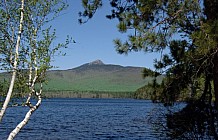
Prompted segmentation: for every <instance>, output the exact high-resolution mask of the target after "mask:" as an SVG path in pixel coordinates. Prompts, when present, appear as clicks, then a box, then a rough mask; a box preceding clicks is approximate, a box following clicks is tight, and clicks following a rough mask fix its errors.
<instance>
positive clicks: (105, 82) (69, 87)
mask: <svg viewBox="0 0 218 140" xmlns="http://www.w3.org/2000/svg"><path fill="white" fill-rule="evenodd" d="M143 69H144V68H142V67H132V66H125V67H124V66H120V65H113V64H104V63H103V62H102V61H101V60H95V61H93V62H90V63H86V64H83V65H81V66H79V67H76V68H72V69H68V70H52V71H49V72H48V73H47V76H48V84H47V85H45V86H44V89H45V90H46V91H77V92H83V91H92V92H133V91H135V90H137V89H138V88H140V87H142V86H143V85H145V84H147V83H148V82H149V81H151V78H150V77H148V78H145V79H143V78H142V70H143Z"/></svg>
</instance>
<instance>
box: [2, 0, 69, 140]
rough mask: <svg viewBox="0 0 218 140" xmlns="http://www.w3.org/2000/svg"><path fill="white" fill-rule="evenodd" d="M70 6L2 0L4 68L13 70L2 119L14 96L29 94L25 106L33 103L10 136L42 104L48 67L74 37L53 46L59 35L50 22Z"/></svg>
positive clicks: (38, 0) (37, 0)
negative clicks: (34, 102) (34, 99)
mask: <svg viewBox="0 0 218 140" xmlns="http://www.w3.org/2000/svg"><path fill="white" fill-rule="evenodd" d="M66 7H67V4H66V3H65V2H64V1H62V0H53V1H49V0H33V1H29V0H26V1H24V0H21V1H17V0H9V1H4V0H2V1H1V3H0V23H1V26H0V45H1V48H0V68H1V70H3V71H6V72H7V73H9V74H11V78H9V80H10V82H9V81H7V82H9V83H10V86H9V88H8V93H7V94H2V95H3V96H1V98H2V99H3V100H4V104H3V107H2V109H1V115H0V116H1V119H2V117H3V115H4V112H5V110H6V108H7V107H8V102H9V101H10V98H11V97H15V98H17V97H25V98H26V101H25V106H27V107H29V111H28V112H27V114H26V116H25V118H24V120H23V121H22V122H20V124H18V126H17V127H16V128H15V129H14V130H13V131H12V132H11V133H10V135H9V137H8V139H13V138H14V137H15V135H16V134H17V133H18V132H19V131H20V129H21V128H22V127H23V126H24V125H26V123H27V122H28V120H29V118H30V116H31V114H32V113H33V112H34V111H35V110H36V109H37V108H38V107H39V106H40V104H41V100H42V98H41V94H42V83H43V82H45V80H46V71H48V70H49V69H51V68H52V67H53V66H52V65H51V61H52V59H53V56H54V55H55V54H57V53H58V54H60V53H61V48H66V47H67V45H68V44H69V43H70V41H71V39H70V38H69V37H68V38H67V39H66V42H65V43H60V44H58V45H56V46H52V42H53V41H54V39H55V38H56V35H55V30H54V29H52V26H49V22H50V21H52V20H54V19H55V18H56V17H57V16H59V14H60V12H61V11H63V10H64V9H65V8H66ZM15 46H16V47H15ZM15 78H16V79H15ZM15 80H16V81H15ZM4 87H5V86H4ZM2 92H5V91H2ZM2 92H1V93H2ZM12 92H13V94H12ZM12 95H13V96H12ZM4 96H6V98H5V99H4ZM32 98H36V99H37V102H36V104H35V105H33V104H32V103H31V102H30V100H32ZM1 102H2V101H1ZM1 119H0V122H1Z"/></svg>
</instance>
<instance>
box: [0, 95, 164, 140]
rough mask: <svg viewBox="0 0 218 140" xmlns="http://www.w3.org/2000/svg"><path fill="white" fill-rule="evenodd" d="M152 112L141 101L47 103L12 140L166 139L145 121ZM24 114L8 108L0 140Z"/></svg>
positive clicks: (61, 100) (148, 106)
mask: <svg viewBox="0 0 218 140" xmlns="http://www.w3.org/2000/svg"><path fill="white" fill-rule="evenodd" d="M155 108H159V109H160V108H162V107H161V106H160V105H158V104H152V103H151V101H145V100H133V99H47V100H44V101H43V103H42V105H41V106H40V108H39V109H38V110H37V111H36V112H35V113H34V114H33V115H32V117H31V120H30V121H29V123H28V124H27V125H26V126H25V128H24V129H23V130H22V131H21V132H20V133H19V134H18V135H17V137H16V139H15V140H23V139H25V140H59V139H60V140H74V139H75V140H77V139H82V140H83V139H84V140H89V139H100V140H101V139H103V140H113V139H114V140H116V139H119V140H128V139H130V140H131V139H134V140H135V139H136V140H144V139H166V137H164V136H163V135H162V136H160V134H163V133H162V132H158V131H156V130H155V129H154V127H152V125H151V124H150V123H149V121H148V118H149V114H153V113H155V112H153V113H152V111H153V110H154V109H155ZM25 111H27V109H24V107H14V108H8V110H7V114H6V116H5V118H4V119H3V122H2V124H0V139H6V138H7V136H8V134H9V133H10V131H11V130H12V129H13V128H14V127H15V126H16V124H17V123H18V122H19V121H21V120H22V119H23V117H24V114H23V113H24V112H25Z"/></svg>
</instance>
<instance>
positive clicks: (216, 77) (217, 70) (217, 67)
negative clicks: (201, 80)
mask: <svg viewBox="0 0 218 140" xmlns="http://www.w3.org/2000/svg"><path fill="white" fill-rule="evenodd" d="M213 64H214V68H213V83H214V94H215V107H216V108H217V109H218V52H217V53H216V54H215V56H214V59H213Z"/></svg>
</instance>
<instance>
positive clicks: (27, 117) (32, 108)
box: [8, 93, 42, 140]
mask: <svg viewBox="0 0 218 140" xmlns="http://www.w3.org/2000/svg"><path fill="white" fill-rule="evenodd" d="M37 96H38V102H37V104H36V105H35V106H32V107H30V110H29V111H28V112H27V113H26V116H25V118H24V119H23V121H22V122H20V123H19V124H18V125H17V126H16V128H15V129H14V130H13V131H12V132H11V133H10V135H9V136H8V140H13V139H14V137H15V136H16V135H17V134H18V133H19V132H20V130H21V129H22V128H23V127H24V126H25V125H26V124H27V123H28V121H29V119H30V117H31V115H32V113H33V112H35V111H36V110H37V109H38V108H39V106H40V105H41V102H42V98H41V93H39V94H37Z"/></svg>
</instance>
